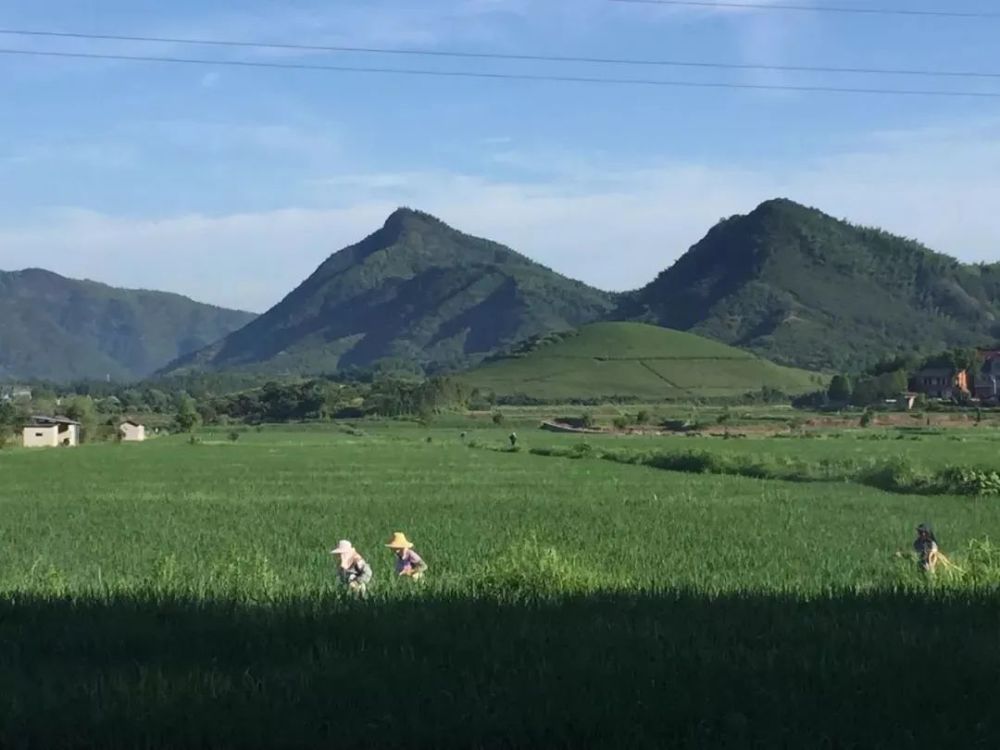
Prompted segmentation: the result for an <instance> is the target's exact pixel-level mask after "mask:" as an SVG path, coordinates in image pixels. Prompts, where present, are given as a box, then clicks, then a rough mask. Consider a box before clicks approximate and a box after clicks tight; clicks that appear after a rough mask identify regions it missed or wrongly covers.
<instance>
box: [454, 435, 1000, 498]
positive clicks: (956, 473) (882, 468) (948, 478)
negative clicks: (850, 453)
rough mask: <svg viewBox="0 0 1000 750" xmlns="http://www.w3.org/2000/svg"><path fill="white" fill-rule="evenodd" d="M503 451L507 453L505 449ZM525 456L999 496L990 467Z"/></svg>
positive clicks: (547, 452)
mask: <svg viewBox="0 0 1000 750" xmlns="http://www.w3.org/2000/svg"><path fill="white" fill-rule="evenodd" d="M472 447H476V446H472ZM494 450H495V449H494ZM504 452H511V451H510V450H509V449H508V450H505V451H504ZM514 452H517V449H515V451H514ZM528 452H529V453H530V454H531V455H533V456H542V457H546V458H563V459H576V460H579V459H599V460H602V461H611V462H613V463H618V464H625V465H629V466H646V467H649V468H653V469H660V470H663V471H673V472H680V473H685V474H715V475H720V476H741V477H746V478H748V479H767V480H773V481H783V482H798V483H814V482H815V483H821V482H827V483H829V482H850V483H854V484H858V485H862V486H866V487H871V488H873V489H878V490H882V491H884V492H892V493H895V494H905V495H957V496H962V497H997V496H1000V472H998V471H996V470H995V469H991V468H989V467H971V466H945V467H943V468H940V469H937V470H936V471H933V472H927V471H922V470H919V469H917V468H915V467H914V466H913V465H911V464H910V463H908V462H907V461H905V460H903V459H883V460H877V459H870V460H863V461H854V460H850V459H840V460H831V459H824V460H822V461H819V462H809V461H802V460H797V461H793V460H778V459H774V458H767V457H759V456H727V455H723V454H719V453H712V452H710V451H705V450H684V451H647V452H641V451H624V450H601V449H596V448H594V446H592V445H591V444H589V443H577V444H576V445H574V446H573V447H571V448H561V447H553V448H531V449H530V450H529V451H528Z"/></svg>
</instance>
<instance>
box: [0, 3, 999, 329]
mask: <svg viewBox="0 0 1000 750" xmlns="http://www.w3.org/2000/svg"><path fill="white" fill-rule="evenodd" d="M803 1H804V2H805V1H806V0H803ZM857 4H858V5H859V7H864V5H865V3H860V2H859V3H857ZM886 5H890V6H891V2H890V0H884V2H882V3H879V6H880V7H884V6H886ZM951 5H952V4H951V3H942V2H938V3H937V5H935V4H933V3H932V2H931V1H930V0H926V1H925V0H920V1H919V2H917V1H916V0H914V1H912V2H910V1H908V2H906V3H903V2H901V0H900V2H899V3H898V6H897V7H906V8H934V7H939V8H940V7H943V6H948V7H951ZM869 7H870V4H869ZM962 8H963V9H968V10H985V11H994V10H995V8H994V7H993V4H992V3H990V2H987V1H984V0H980V1H978V2H977V1H976V0H965V1H964V2H963V3H962ZM0 26H2V27H5V28H31V29H46V30H61V31H82V32H95V33H110V34H126V35H146V36H172V37H201V38H216V39H238V40H250V41H276V42H295V43H305V44H319V45H350V46H376V47H384V48H394V49H398V48H420V49H428V50H469V51H490V52H501V53H515V54H532V53H540V54H548V55H569V56H602V57H630V58H654V59H681V60H700V61H717V62H727V63H750V64H767V65H830V66H854V67H858V66H861V67H883V68H886V67H902V68H925V69H928V68H939V69H967V70H981V71H991V72H998V73H1000V46H998V45H996V44H995V43H994V40H995V39H996V37H997V34H998V32H1000V21H975V22H973V21H967V20H965V21H963V20H945V19H937V20H928V19H915V18H902V17H897V18H889V17H871V16H847V15H843V16H840V15H831V14H818V13H817V14H810V13H791V12H778V11H771V12H766V11H733V10H729V11H710V10H704V9H703V10H693V9H687V10H684V9H678V8H665V7H655V6H643V5H627V4H621V3H614V2H610V1H609V0H530V1H529V0H423V1H422V2H416V1H415V0H326V1H325V2H312V1H307V0H285V1H284V2H275V1H274V0H271V1H270V2H262V1H259V0H241V1H240V2H236V1H235V0H224V1H216V2H212V3H205V2H195V1H194V0H174V2H171V3H163V2H160V1H159V0H158V1H157V2H153V1H152V0H105V1H104V2H100V3H80V2H77V1H76V0H61V1H59V2H44V0H30V1H29V0H7V2H5V3H4V4H3V7H0ZM0 48H5V49H34V50H62V51H80V52H108V53H112V54H125V55H144V54H145V55H149V54H152V55H168V56H195V57H210V58H212V59H217V60H227V59H246V60H259V61H274V62H292V63H295V62H305V63H310V64H329V65H358V66H393V67H419V68H426V69H441V70H456V69H457V70H476V71H485V72H516V73H530V74H543V73H549V74H555V75H586V76H599V77H600V76H605V77H642V78H656V79H663V80H685V81H706V82H708V81H711V82H715V81H727V82H734V83H750V84H776V85H804V84H805V85H807V84H820V85H844V86H861V87H871V88H886V87H888V88H953V89H955V88H957V89H963V90H974V91H996V92H1000V80H996V81H989V80H985V81H983V80H962V79H958V80H956V79H922V78H906V77H898V76H859V75H840V74H824V75H817V74H802V73H789V72H761V71H725V70H692V69H675V68H636V67H622V66H596V65H583V64H545V63H540V62H502V61H490V60H481V61H468V60H449V59H427V58H408V57H399V56H381V55H370V54H320V53H305V54H297V53H294V54H293V53H291V52H288V51H280V52H279V51H274V50H270V51H268V50H252V51H248V50H239V51H233V50H221V51H220V50H218V49H206V48H200V47H187V46H182V45H177V44H142V43H136V42H95V41H80V40H52V39H38V38H26V37H18V36H6V35H0ZM997 175H1000V99H996V100H991V99H973V98H955V99H951V98H949V99H943V98H930V97H889V96H870V95H849V94H816V93H795V92H786V91H783V92H778V91H739V90H719V89H691V88H669V87H641V86H624V85H621V86H597V85H586V84H570V83H550V82H534V81H494V80H482V79H474V80H472V79H469V80H462V79H445V78H430V77H426V78H424V77H397V76H383V75H371V74H360V73H355V74H348V73H329V72H318V71H291V70H266V69H237V68H232V67H226V66H223V65H205V66H184V65H163V64H154V63H139V62H123V61H81V60H69V59H51V58H33V57H17V56H5V55H0V268H2V269H7V270H9V269H15V268H22V267H27V266H42V267H46V268H50V269H51V270H54V271H57V272H60V273H63V274H66V275H70V276H77V277H88V278H93V279H96V280H100V281H106V282H108V283H113V284H116V285H125V286H137V287H146V288H160V289H167V290H170V291H178V292H182V293H184V294H188V295H190V296H193V297H195V298H197V299H200V300H205V301H209V302H214V303H218V304H224V305H229V306H238V307H243V308H247V309H252V310H257V311H260V310H264V309H266V308H267V307H269V306H270V305H271V304H273V303H274V302H276V301H277V300H278V299H280V298H281V296H283V295H284V294H285V293H286V292H287V291H289V290H290V289H291V288H292V287H293V286H294V285H295V284H296V283H298V282H299V281H301V280H302V278H304V277H305V276H306V275H307V274H308V273H310V272H311V271H312V270H313V268H315V266H316V265H318V264H319V263H320V262H321V261H322V260H323V259H324V258H325V257H326V256H327V255H329V254H330V253H331V252H333V251H335V250H337V249H339V248H340V247H342V246H344V245H346V244H349V243H351V242H353V241H356V240H358V239H360V238H361V237H362V236H364V235H365V234H367V233H369V232H370V231H373V230H374V229H375V228H377V227H378V226H379V225H380V224H381V222H382V221H383V220H384V218H385V216H386V215H387V214H388V213H389V212H390V211H391V210H392V209H393V208H394V207H395V206H397V205H410V206H413V207H417V208H422V209H424V210H428V211H430V212H432V213H435V214H437V215H439V216H440V217H441V218H443V219H444V220H446V221H448V222H449V223H451V224H452V225H454V226H456V227H458V228H460V229H463V230H465V231H468V232H470V233H474V234H481V235H485V236H489V237H491V238H493V239H497V240H499V241H502V242H504V243H506V244H509V245H511V246H513V247H514V248H515V249H518V250H520V251H522V252H524V253H526V254H528V255H530V256H531V257H533V258H536V259H538V260H540V261H542V262H544V263H546V264H547V265H549V266H551V267H553V268H555V269H556V270H559V271H561V272H563V273H566V274H567V275H571V276H574V277H576V278H581V279H583V280H584V281H587V282H590V283H592V284H595V285H598V286H602V287H604V288H613V289H626V288H630V287H634V286H637V285H639V284H642V283H644V282H645V281H647V280H649V279H650V278H651V277H652V276H653V275H655V274H656V273H657V272H658V271H660V270H662V269H663V268H665V267H666V266H668V265H669V264H670V263H671V262H672V261H673V260H674V259H676V258H677V257H678V256H679V255H680V254H681V253H683V252H684V250H686V249H687V247H688V246H690V245H691V244H692V243H694V242H696V241H697V240H698V239H699V238H700V237H701V236H702V235H703V234H704V233H705V231H707V229H708V228H709V227H710V226H711V224H713V223H714V222H715V221H717V220H718V219H719V218H720V217H723V216H728V215H731V214H733V213H744V212H747V211H749V210H751V209H752V208H753V207H754V205H756V204H757V203H759V202H760V201H762V200H765V199H767V198H770V197H774V196H778V195H782V196H787V197H790V198H793V199H796V200H800V201H802V202H805V203H809V204H812V205H816V206H817V207H819V208H822V209H823V210H826V211H827V212H829V213H832V214H834V215H836V216H842V217H847V218H850V219H852V220H855V221H859V222H864V223H869V224H878V225H881V226H884V227H886V228H888V229H890V230H892V231H896V232H900V233H902V234H905V235H908V236H913V237H916V238H918V239H921V240H923V241H924V242H926V243H927V244H929V245H931V246H932V247H934V248H935V249H938V250H941V251H944V252H948V253H951V254H953V255H957V256H959V257H961V258H963V259H967V260H984V259H988V260H995V259H998V258H1000V222H998V220H997V213H996V210H997V209H996V207H997V206H998V205H1000V180H998V179H997Z"/></svg>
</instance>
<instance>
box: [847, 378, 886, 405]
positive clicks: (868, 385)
mask: <svg viewBox="0 0 1000 750" xmlns="http://www.w3.org/2000/svg"><path fill="white" fill-rule="evenodd" d="M880 397H881V393H880V391H879V386H878V382H877V380H876V379H875V378H863V379H861V380H859V381H858V382H857V383H855V384H854V391H853V393H852V394H851V402H852V403H854V404H856V405H857V406H868V405H870V404H874V403H875V402H877V401H878V400H879V399H880Z"/></svg>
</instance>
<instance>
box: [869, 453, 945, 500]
mask: <svg viewBox="0 0 1000 750" xmlns="http://www.w3.org/2000/svg"><path fill="white" fill-rule="evenodd" d="M860 479H861V482H862V483H864V484H867V485H869V486H871V487H877V488H878V489H880V490H885V491H887V492H926V491H927V490H928V489H929V488H930V487H931V485H932V483H933V477H931V476H930V475H929V474H928V473H926V472H923V471H920V470H919V469H917V468H916V467H914V466H913V464H911V463H910V462H909V461H907V460H906V459H904V458H896V459H893V460H891V461H887V462H885V463H882V464H879V465H877V466H873V467H870V468H868V469H866V470H863V471H862V472H861V476H860Z"/></svg>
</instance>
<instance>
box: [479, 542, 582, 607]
mask: <svg viewBox="0 0 1000 750" xmlns="http://www.w3.org/2000/svg"><path fill="white" fill-rule="evenodd" d="M487 559H488V560H489V561H490V562H487V563H486V564H484V565H483V566H481V567H480V568H479V570H478V571H476V573H475V575H474V580H475V584H476V587H477V588H478V589H479V590H480V591H481V592H482V593H484V594H487V595H488V596H493V597H496V598H498V599H507V600H509V599H514V600H518V599H531V598H536V597H548V596H554V595H558V596H562V595H565V594H566V593H582V592H586V591H590V590H593V588H595V586H596V584H597V576H596V574H595V573H594V569H593V567H592V566H590V565H586V564H583V563H580V562H577V561H576V560H573V559H571V558H568V557H566V556H564V554H563V553H560V552H559V551H558V550H557V549H556V548H554V547H545V546H542V545H541V544H539V542H538V540H537V539H536V538H534V537H530V538H528V539H526V540H525V541H523V542H519V543H517V544H514V545H512V546H511V547H510V549H509V550H508V551H507V552H506V553H504V554H500V555H490V556H488V558H487Z"/></svg>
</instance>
